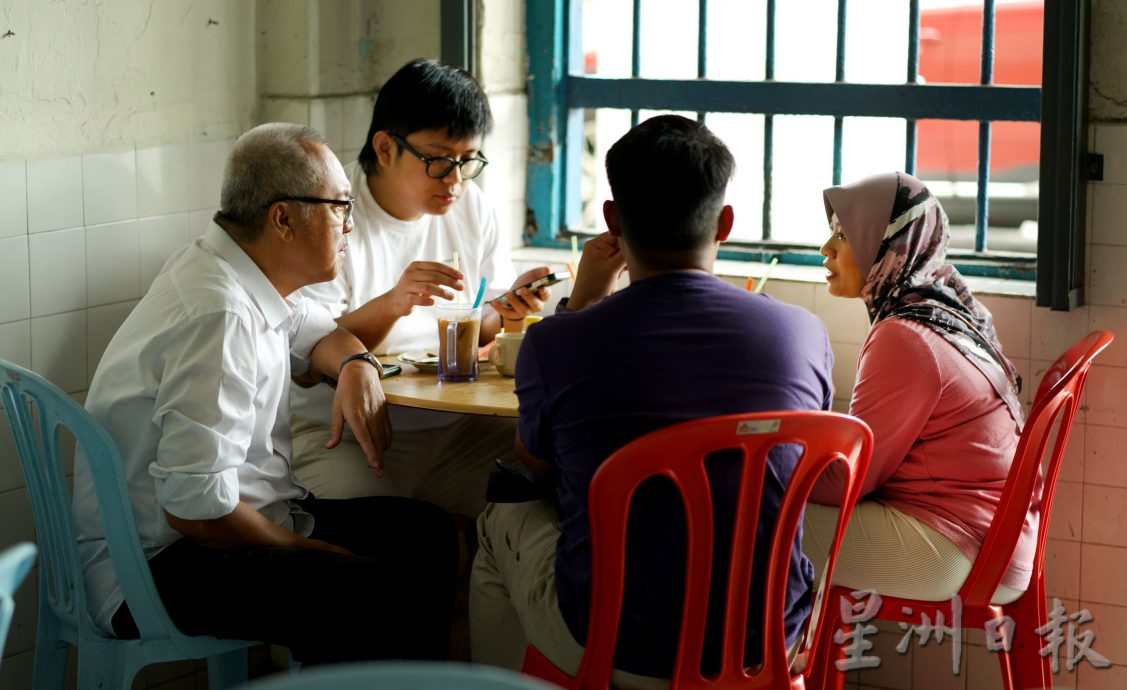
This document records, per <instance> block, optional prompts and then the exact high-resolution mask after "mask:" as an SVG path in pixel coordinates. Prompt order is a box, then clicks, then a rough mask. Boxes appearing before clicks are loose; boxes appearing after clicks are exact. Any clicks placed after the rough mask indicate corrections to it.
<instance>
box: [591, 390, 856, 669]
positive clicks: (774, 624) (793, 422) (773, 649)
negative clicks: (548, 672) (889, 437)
mask: <svg viewBox="0 0 1127 690" xmlns="http://www.w3.org/2000/svg"><path fill="white" fill-rule="evenodd" d="M782 444H794V445H796V446H798V447H800V448H801V453H802V455H801V458H800V459H799V460H798V463H797V465H796V466H795V469H794V472H793V474H792V475H791V478H790V482H789V483H788V485H787V488H786V491H785V493H784V496H783V499H782V503H781V507H780V510H779V514H778V515H777V516H776V522H775V529H774V532H773V534H771V535H770V539H771V545H770V564H769V566H768V569H767V579H766V586H765V588H764V592H763V597H764V602H765V604H764V614H763V615H764V620H763V624H762V626H761V627H760V630H762V631H763V663H762V666H761V667H760V669H759V671H758V672H752V673H750V674H749V673H748V670H747V669H745V668H744V666H743V661H744V649H745V644H746V636H747V633H746V630H747V615H748V601H749V588H750V583H751V574H752V561H753V555H754V553H755V538H756V528H757V526H758V524H759V506H760V498H761V496H762V488H763V483H764V472H765V469H766V467H767V453H768V451H770V450H771V448H773V447H775V446H778V445H782ZM725 449H735V450H738V451H740V455H741V456H742V457H741V459H740V460H738V462H741V463H742V469H741V472H740V486H739V489H738V491H739V493H738V503H737V508H736V515H735V521H734V524H733V537H732V544H731V545H730V548H731V560H730V564H731V565H730V569H729V573H728V580H727V582H728V585H727V592H726V598H725V599H724V601H725V602H727V604H726V612H725V615H724V622H723V643H722V644H723V649H722V652H721V662H720V663H721V669H720V671H719V675H718V676H717V677H715V678H707V679H706V678H704V677H703V676H702V675H701V670H700V669H701V658H702V656H703V652H704V650H703V643H704V636H705V626H706V617H707V611H708V600H709V585H710V576H711V567H712V563H713V549H714V545H713V524H712V520H713V510H712V497H711V494H710V490H709V477H708V474H707V471H706V466H705V458H706V457H707V456H710V455H711V454H713V453H714V452H716V451H718V450H725ZM871 452H872V432H871V431H870V430H869V427H868V426H867V425H866V424H865V423H864V422H862V421H861V420H859V419H856V418H855V417H850V416H847V415H843V414H837V413H834V412H764V413H755V414H739V415H726V416H722V417H712V418H707V419H700V420H695V421H690V422H685V423H682V424H677V425H674V426H670V427H666V428H664V429H660V430H658V431H655V432H652V433H650V434H647V435H646V436H643V437H642V438H639V439H636V440H635V441H633V442H631V443H629V444H628V445H626V446H624V447H623V448H621V449H620V450H618V451H617V452H615V453H614V454H613V455H611V456H610V457H609V458H608V459H607V460H606V461H605V462H604V463H603V464H602V466H600V468H599V470H598V471H597V472H596V473H595V476H594V478H593V479H592V482H591V487H590V490H589V494H588V504H589V513H590V521H591V548H592V568H593V581H592V594H591V619H590V624H589V627H588V633H587V644H586V651H585V654H584V656H583V660H582V662H581V664H580V669H579V674H578V676H577V678H576V680H577V686H578V687H581V688H607V687H609V683H610V674H611V667H612V664H613V660H614V649H615V642H616V638H617V632H618V623H619V619H620V617H621V612H622V597H623V591H622V590H623V583H624V579H625V571H626V562H625V561H626V559H625V547H626V539H627V534H626V532H627V520H628V516H629V512H630V504H631V501H632V499H633V498H634V492H635V490H636V489H637V488H638V486H639V484H641V483H642V482H643V481H645V480H646V479H648V478H649V477H653V476H663V477H665V478H667V479H668V480H669V481H670V482H671V483H672V484H673V485H674V486H675V487H676V488H677V490H678V491H680V493H681V497H682V501H683V504H684V509H685V512H686V526H687V535H688V544H687V545H686V554H687V563H686V577H685V595H684V601H683V606H682V621H681V633H680V638H679V641H678V651H677V658H676V661H675V662H674V667H673V675H672V678H671V683H670V684H671V687H674V688H684V687H705V686H709V685H716V686H730V685H734V684H736V683H739V684H740V687H742V688H763V687H790V685H791V682H790V678H791V675H790V671H789V669H788V663H787V649H786V641H785V628H784V614H785V613H786V611H785V607H786V599H787V597H786V591H787V578H788V576H789V566H790V561H791V550H792V548H793V546H794V540H795V535H796V532H797V529H798V525H799V523H800V521H801V520H802V514H803V508H804V507H805V505H806V501H807V499H808V498H809V496H810V491H811V489H813V487H814V484H815V482H816V480H817V479H818V478H819V476H821V474H822V472H823V470H825V469H826V468H827V467H828V466H829V465H830V464H831V463H841V464H842V466H841V467H840V469H841V474H842V475H843V476H846V478H847V481H846V488H845V490H844V492H843V498H842V503H841V506H842V507H841V514H840V515H839V518H838V525H837V531H836V533H835V537H834V540H833V542H832V546H831V550H830V557H829V560H828V562H827V564H826V574H825V575H823V581H824V582H828V581H829V580H828V578H827V577H826V575H828V574H829V573H831V572H832V570H833V564H834V562H835V560H836V555H837V550H838V548H839V546H840V545H841V538H842V535H843V534H844V529H845V523H846V522H847V521H848V519H849V514H850V512H851V511H852V508H853V505H854V504H855V503H856V501H857V498H858V494H859V492H860V489H861V479H862V478H863V477H864V475H865V471H866V470H867V468H868V464H869V456H870V454H871ZM733 461H734V462H736V461H737V460H733ZM834 469H835V471H836V470H837V469H839V468H836V467H835V468H834ZM722 547H724V548H727V547H728V545H722ZM819 589H821V583H819ZM824 607H825V602H823V601H822V600H821V597H820V593H819V598H818V599H816V600H815V604H814V611H813V613H812V615H811V620H812V621H814V623H812V625H816V622H817V620H819V619H820V617H821V612H822V610H823V609H824ZM813 632H814V631H813V630H811V631H810V633H811V634H812V633H813Z"/></svg>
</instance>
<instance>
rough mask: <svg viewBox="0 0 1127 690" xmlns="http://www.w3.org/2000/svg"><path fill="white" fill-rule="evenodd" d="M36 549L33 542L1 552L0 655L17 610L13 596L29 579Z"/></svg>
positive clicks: (20, 544)
mask: <svg viewBox="0 0 1127 690" xmlns="http://www.w3.org/2000/svg"><path fill="white" fill-rule="evenodd" d="M35 553H36V548H35V544H32V543H31V542H26V541H25V542H20V543H19V544H16V545H14V546H9V547H8V548H6V549H4V551H2V552H0V655H2V653H3V651H4V641H5V640H7V639H8V626H9V625H11V623H12V613H13V612H14V611H15V609H16V604H15V601H14V600H13V599H12V596H13V595H14V594H15V593H16V590H17V589H19V586H20V583H21V582H23V579H24V578H25V577H27V573H28V571H29V570H31V565H32V563H34V562H35Z"/></svg>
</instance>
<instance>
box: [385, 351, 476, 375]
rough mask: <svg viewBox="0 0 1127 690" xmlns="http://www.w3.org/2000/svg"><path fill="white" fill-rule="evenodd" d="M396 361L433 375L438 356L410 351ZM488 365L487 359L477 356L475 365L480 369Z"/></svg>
mask: <svg viewBox="0 0 1127 690" xmlns="http://www.w3.org/2000/svg"><path fill="white" fill-rule="evenodd" d="M396 359H397V360H399V361H400V362H402V363H404V364H410V365H411V366H413V367H415V368H416V369H418V370H419V371H422V372H425V373H428V374H433V373H435V372H437V371H438V355H436V354H435V353H433V352H424V351H422V350H412V351H411V352H404V353H403V354H401V355H399V356H398V357H396ZM486 364H489V357H488V356H485V357H482V356H481V355H480V354H479V355H478V359H477V365H478V367H482V366H484V365H486Z"/></svg>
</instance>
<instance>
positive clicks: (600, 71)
mask: <svg viewBox="0 0 1127 690" xmlns="http://www.w3.org/2000/svg"><path fill="white" fill-rule="evenodd" d="M582 15H583V28H582V31H583V33H582V36H581V38H580V46H581V48H582V51H583V65H582V68H573V69H572V71H573V72H577V73H580V74H595V75H598V76H600V77H615V78H621V77H629V76H630V74H631V73H630V68H631V60H632V56H631V52H630V51H631V46H630V36H631V34H632V32H633V26H634V4H633V2H631V0H583V8H582ZM694 64H695V62H694Z"/></svg>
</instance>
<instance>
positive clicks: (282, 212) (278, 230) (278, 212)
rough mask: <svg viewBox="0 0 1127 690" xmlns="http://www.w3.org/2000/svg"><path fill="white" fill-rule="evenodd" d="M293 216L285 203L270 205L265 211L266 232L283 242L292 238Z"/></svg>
mask: <svg viewBox="0 0 1127 690" xmlns="http://www.w3.org/2000/svg"><path fill="white" fill-rule="evenodd" d="M293 221H294V216H293V214H292V213H291V212H290V206H289V204H287V203H286V202H284V201H283V202H278V203H274V204H270V209H269V210H267V211H266V231H267V232H273V233H274V234H275V235H277V236H278V238H279V239H281V240H282V241H283V242H289V241H290V240H292V239H293V238H294V223H293Z"/></svg>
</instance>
